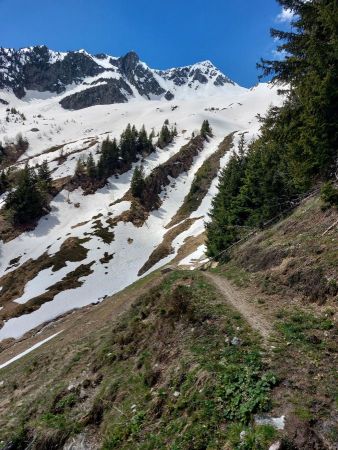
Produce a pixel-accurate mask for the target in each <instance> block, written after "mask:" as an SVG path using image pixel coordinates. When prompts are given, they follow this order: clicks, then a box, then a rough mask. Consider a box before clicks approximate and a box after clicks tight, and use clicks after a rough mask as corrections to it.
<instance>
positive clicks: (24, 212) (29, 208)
mask: <svg viewBox="0 0 338 450" xmlns="http://www.w3.org/2000/svg"><path fill="white" fill-rule="evenodd" d="M36 181H37V177H36V174H35V172H34V169H32V168H31V167H29V165H28V164H26V165H25V167H24V169H23V170H22V171H21V173H20V175H19V179H18V184H17V186H16V188H15V189H14V190H12V191H11V192H10V193H9V194H8V196H7V198H6V204H5V208H6V209H7V211H8V212H9V215H10V218H11V220H12V222H13V223H14V224H15V225H17V224H25V223H30V222H31V221H32V220H34V219H36V218H38V217H40V216H41V214H42V212H43V208H44V206H46V205H45V203H44V198H43V196H42V195H41V193H40V191H39V189H38V188H37V186H36Z"/></svg>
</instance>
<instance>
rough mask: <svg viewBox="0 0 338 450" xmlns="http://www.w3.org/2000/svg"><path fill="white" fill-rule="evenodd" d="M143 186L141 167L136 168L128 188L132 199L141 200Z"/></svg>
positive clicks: (143, 179)
mask: <svg viewBox="0 0 338 450" xmlns="http://www.w3.org/2000/svg"><path fill="white" fill-rule="evenodd" d="M144 185H145V178H144V171H143V167H142V166H140V167H138V166H136V167H135V169H134V173H133V177H132V180H131V184H130V188H131V193H132V195H133V197H136V198H141V197H142V193H143V189H144Z"/></svg>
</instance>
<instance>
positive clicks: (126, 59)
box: [116, 52, 166, 99]
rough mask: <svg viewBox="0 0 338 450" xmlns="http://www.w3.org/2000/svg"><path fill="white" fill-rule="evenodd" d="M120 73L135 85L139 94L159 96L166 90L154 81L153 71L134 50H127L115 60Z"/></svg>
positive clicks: (149, 96) (148, 96)
mask: <svg viewBox="0 0 338 450" xmlns="http://www.w3.org/2000/svg"><path fill="white" fill-rule="evenodd" d="M116 64H117V66H118V68H119V69H120V71H121V73H122V74H123V75H124V76H125V77H126V78H127V80H128V81H129V82H130V83H131V84H132V85H133V86H135V87H136V89H137V91H138V92H139V94H140V95H142V96H145V97H147V98H148V99H150V98H151V96H161V95H163V94H164V93H165V92H166V91H165V89H163V88H162V87H161V86H160V84H159V83H158V81H156V79H155V77H154V74H153V71H151V70H150V69H149V68H148V67H147V66H146V65H144V64H142V63H141V62H140V58H139V57H138V55H137V54H136V53H135V52H129V53H127V54H126V55H125V56H122V57H121V58H119V59H118V60H117V61H116Z"/></svg>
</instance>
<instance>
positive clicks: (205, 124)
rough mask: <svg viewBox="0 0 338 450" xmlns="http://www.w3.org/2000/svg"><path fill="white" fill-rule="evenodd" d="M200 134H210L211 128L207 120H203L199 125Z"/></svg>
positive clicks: (205, 136)
mask: <svg viewBox="0 0 338 450" xmlns="http://www.w3.org/2000/svg"><path fill="white" fill-rule="evenodd" d="M201 136H203V137H204V138H207V137H208V136H212V130H211V127H210V124H209V121H208V120H203V123H202V127H201Z"/></svg>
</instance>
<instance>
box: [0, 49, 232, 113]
mask: <svg viewBox="0 0 338 450" xmlns="http://www.w3.org/2000/svg"><path fill="white" fill-rule="evenodd" d="M228 85H231V86H235V83H234V82H233V81H231V80H230V79H229V78H228V77H226V76H225V75H224V74H223V73H222V72H221V71H219V70H218V69H217V68H216V67H215V66H214V65H213V64H212V63H211V62H210V61H202V62H200V63H197V64H193V65H191V66H186V67H180V68H173V69H168V70H154V69H151V68H150V67H148V66H147V65H146V64H145V63H143V62H142V61H141V60H140V58H139V56H138V55H137V54H136V53H135V52H133V51H131V52H129V53H127V54H126V55H124V56H121V57H119V58H116V57H112V56H109V55H106V54H97V55H95V56H94V55H91V54H89V53H88V52H86V51H85V50H79V51H70V52H55V51H52V50H50V49H48V48H47V47H46V46H35V47H29V48H23V49H19V50H15V49H6V48H0V89H6V90H10V91H12V92H13V93H14V94H15V95H16V97H17V98H19V99H24V98H25V96H26V95H27V92H28V91H38V92H50V93H54V94H64V93H66V92H67V90H69V88H70V87H72V88H73V87H74V86H75V87H79V89H77V91H76V92H74V93H73V92H72V93H71V94H70V95H66V96H64V97H63V98H62V99H61V100H60V104H61V106H62V107H63V108H65V109H74V110H76V109H82V108H85V107H89V106H94V105H106V104H114V103H126V102H128V101H129V100H130V99H132V98H135V97H141V98H144V99H147V100H153V99H162V98H163V99H166V100H173V99H174V98H178V97H181V96H182V94H183V92H185V91H188V92H189V93H190V94H191V93H192V92H196V91H197V92H198V93H199V92H201V91H208V93H209V91H210V89H220V88H224V87H226V86H228Z"/></svg>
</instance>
